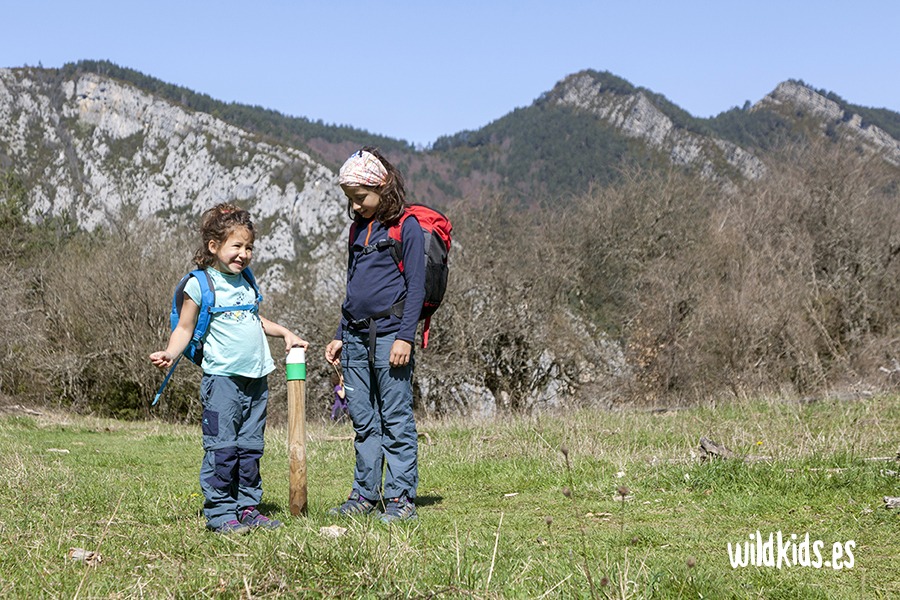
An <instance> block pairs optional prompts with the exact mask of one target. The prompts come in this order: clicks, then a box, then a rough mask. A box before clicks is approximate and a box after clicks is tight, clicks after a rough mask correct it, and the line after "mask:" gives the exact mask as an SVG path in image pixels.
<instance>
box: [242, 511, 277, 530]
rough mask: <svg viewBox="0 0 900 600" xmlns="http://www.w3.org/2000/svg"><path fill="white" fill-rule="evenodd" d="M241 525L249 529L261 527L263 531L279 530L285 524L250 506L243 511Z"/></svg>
mask: <svg viewBox="0 0 900 600" xmlns="http://www.w3.org/2000/svg"><path fill="white" fill-rule="evenodd" d="M241 523H242V524H244V525H246V526H247V527H261V528H262V529H278V528H279V527H281V526H282V525H283V523H282V522H281V521H279V520H277V519H270V518H269V517H267V516H266V515H264V514H262V513H261V512H259V511H258V510H256V507H255V506H248V507H247V508H245V509H244V510H242V511H241Z"/></svg>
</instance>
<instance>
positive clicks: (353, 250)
mask: <svg viewBox="0 0 900 600" xmlns="http://www.w3.org/2000/svg"><path fill="white" fill-rule="evenodd" d="M400 237H401V240H402V242H403V272H402V273H401V272H400V269H398V268H397V263H395V262H394V259H393V257H392V256H391V251H390V249H389V248H387V247H385V248H382V249H379V250H373V248H374V247H375V245H376V244H377V243H378V242H379V241H384V240H387V239H388V228H387V227H385V226H384V225H383V224H382V223H380V222H379V221H376V220H375V219H369V220H361V219H357V221H356V229H355V231H354V236H353V239H352V240H350V255H349V258H348V261H347V295H346V297H345V298H344V304H343V305H342V306H341V313H342V316H341V324H340V325H339V326H338V330H337V333H336V334H335V339H341V338H342V333H343V331H344V329H345V328H347V327H348V324H349V323H350V322H351V320H353V321H361V320H365V319H368V318H369V317H371V316H373V315H376V314H378V313H380V312H383V311H387V310H389V309H390V308H391V307H392V306H394V304H396V303H397V302H398V301H400V300H405V303H404V306H403V314H402V317H398V316H396V315H393V314H391V315H388V316H386V317H381V318H379V319H377V320H376V322H375V326H376V329H377V331H378V335H381V334H383V333H393V332H397V339H399V340H405V341H407V342H410V343H412V342H415V339H416V325H417V324H418V322H419V313H420V312H421V311H422V302H423V301H424V300H425V236H424V233H423V231H422V228H421V227H420V226H419V222H418V221H417V220H416V218H415V217H413V216H409V217H407V218H406V220H404V221H403V227H402V228H401V230H400ZM366 247H369V248H370V251H368V252H366V251H365V248H366Z"/></svg>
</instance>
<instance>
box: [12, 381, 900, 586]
mask: <svg viewBox="0 0 900 600" xmlns="http://www.w3.org/2000/svg"><path fill="white" fill-rule="evenodd" d="M419 430H420V433H422V434H427V435H422V437H420V474H421V485H420V488H419V500H418V511H419V515H420V518H419V520H418V521H417V522H415V523H412V524H403V525H394V526H392V527H386V526H383V525H381V524H380V523H378V522H377V521H375V520H371V519H361V520H356V521H350V522H343V521H335V520H334V519H332V518H329V517H328V516H326V514H325V513H326V510H327V509H328V508H329V507H330V506H333V505H335V504H338V503H339V502H341V501H342V500H343V498H344V497H345V496H346V494H347V492H348V491H349V483H350V481H349V480H350V476H351V469H352V462H353V448H352V442H351V441H350V439H349V434H350V430H349V427H348V426H346V425H332V424H330V423H310V424H309V425H308V434H309V441H308V443H307V456H308V470H309V515H308V516H306V517H292V516H291V515H290V513H289V511H288V502H287V497H288V457H287V439H286V436H287V434H286V429H285V428H283V427H275V426H270V428H269V431H268V434H267V449H266V454H265V456H264V458H263V465H262V470H263V478H264V487H265V494H266V495H265V502H266V504H265V505H264V506H263V507H262V508H263V509H264V511H265V512H267V513H269V514H270V515H272V516H276V517H277V518H279V519H282V520H284V521H285V522H286V526H285V527H283V528H281V529H280V530H277V531H272V532H267V531H254V532H252V534H251V535H249V536H245V537H240V538H233V537H223V536H217V535H214V534H211V533H207V532H206V531H205V530H204V527H203V525H204V521H203V518H202V515H201V513H200V508H201V505H202V498H201V497H200V491H199V484H198V482H197V477H198V470H199V462H200V456H201V449H200V433H199V427H187V426H178V425H171V424H165V423H160V422H119V421H111V420H100V419H93V418H87V417H78V416H71V415H63V414H58V413H50V412H47V413H43V414H39V415H38V414H28V413H23V412H21V411H7V412H5V413H2V414H0V503H2V506H3V507H4V510H3V511H2V512H0V597H3V598H38V597H42V598H57V597H59V598H166V597H183V598H277V597H287V598H290V597H312V598H315V597H324V598H337V597H340V598H356V597H367V598H426V597H427V598H432V597H444V598H456V597H470V598H792V599H793V598H896V597H898V596H900V557H898V553H900V542H898V540H900V514H898V513H900V511H898V510H888V509H886V508H885V507H884V502H883V500H882V498H883V496H898V495H900V478H898V477H897V475H896V474H895V473H894V472H896V471H900V464H898V462H897V461H896V460H893V457H895V456H896V455H897V452H898V450H900V398H898V397H876V398H869V399H863V400H857V401H850V402H839V401H822V402H818V403H813V404H806V405H797V404H787V403H780V402H764V401H758V402H750V401H747V402H741V403H736V404H734V405H730V406H725V407H722V406H720V407H718V408H712V407H698V408H693V409H686V410H678V411H671V412H660V413H651V412H638V411H634V412H629V411H622V412H615V413H603V412H577V413H567V414H563V415H558V416H541V417H527V418H526V417H519V418H502V419H497V420H494V421H490V422H462V421H448V422H427V421H426V422H420V423H419ZM701 436H708V437H710V438H712V439H713V440H716V441H717V442H719V443H721V444H724V445H726V446H728V448H730V449H731V450H732V451H734V452H735V454H736V455H737V457H736V458H730V459H727V460H713V461H706V462H702V461H700V460H699V457H698V453H699V451H698V440H699V438H700V437H701ZM335 524H337V525H340V526H343V527H346V528H347V530H346V532H345V533H344V534H343V535H340V536H339V537H329V536H327V535H324V534H323V531H322V529H323V528H325V527H328V526H331V525H335ZM757 532H759V533H760V534H761V537H762V538H763V540H762V541H764V542H767V541H768V537H769V534H773V535H777V532H781V533H782V535H783V538H784V541H785V542H787V541H788V540H791V539H792V538H791V537H790V536H791V535H792V534H795V535H796V538H793V539H792V543H793V545H792V546H791V547H790V549H789V550H786V551H785V554H784V555H783V558H787V560H788V561H792V562H791V563H790V564H789V565H788V564H783V565H782V568H780V569H779V568H778V567H776V566H755V565H751V566H746V567H738V568H733V567H732V566H731V563H730V555H729V549H728V543H729V542H731V543H732V545H733V544H735V543H738V542H740V543H741V544H742V548H743V542H749V541H752V540H751V538H750V535H751V534H752V535H754V536H755V535H756V533H757ZM807 534H808V535H809V540H810V542H809V547H810V549H812V547H813V546H814V545H815V541H817V540H821V541H822V542H823V544H822V545H821V546H817V548H818V549H819V550H821V561H820V564H819V566H820V568H816V566H814V565H809V566H804V565H803V564H797V563H800V562H809V561H803V560H802V559H803V557H804V550H803V548H804V546H803V544H802V542H804V540H805V539H806V538H805V536H806V535H807ZM834 544H837V545H838V548H839V549H840V551H841V552H840V559H839V560H835V559H837V558H838V555H837V554H834V553H835V546H834ZM70 548H82V549H85V550H89V551H95V552H98V553H99V554H100V555H101V557H102V561H101V562H100V563H99V564H96V565H95V566H87V565H86V564H85V563H83V562H80V561H77V560H71V559H69V558H68V553H69V550H70ZM797 550H799V553H797ZM848 551H849V552H848ZM774 552H775V553H776V554H777V552H778V550H777V548H776V549H775V551H774ZM851 555H852V562H851ZM810 558H811V561H812V562H813V563H815V562H816V557H815V555H814V554H812V555H811V557H810ZM825 561H828V565H829V566H826V565H825ZM838 565H840V566H842V567H844V568H841V569H836V568H835V566H838Z"/></svg>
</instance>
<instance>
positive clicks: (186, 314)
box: [150, 294, 200, 370]
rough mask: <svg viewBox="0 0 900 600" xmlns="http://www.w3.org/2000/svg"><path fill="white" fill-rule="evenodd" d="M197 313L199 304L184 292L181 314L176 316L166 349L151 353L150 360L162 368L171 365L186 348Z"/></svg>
mask: <svg viewBox="0 0 900 600" xmlns="http://www.w3.org/2000/svg"><path fill="white" fill-rule="evenodd" d="M199 315H200V306H198V305H197V303H196V302H194V301H193V300H192V299H191V297H190V296H188V295H187V294H185V295H184V301H183V302H182V305H181V316H180V317H179V318H178V325H176V326H175V329H173V330H172V335H170V336H169V343H168V345H167V346H166V349H165V350H161V351H159V352H154V353H153V354H151V355H150V362H151V363H153V364H154V365H155V366H157V367H159V368H160V369H163V370H165V369H168V368H169V367H171V366H172V363H173V362H175V359H176V358H177V357H178V355H179V354H181V353H182V352H184V349H185V348H187V345H188V343H189V342H190V341H191V337H192V336H193V335H194V327H195V326H196V325H197V317H198V316H199Z"/></svg>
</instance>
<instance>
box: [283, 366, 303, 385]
mask: <svg viewBox="0 0 900 600" xmlns="http://www.w3.org/2000/svg"><path fill="white" fill-rule="evenodd" d="M285 370H286V371H287V380H288V381H295V380H297V379H306V363H288V364H287V365H285Z"/></svg>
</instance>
